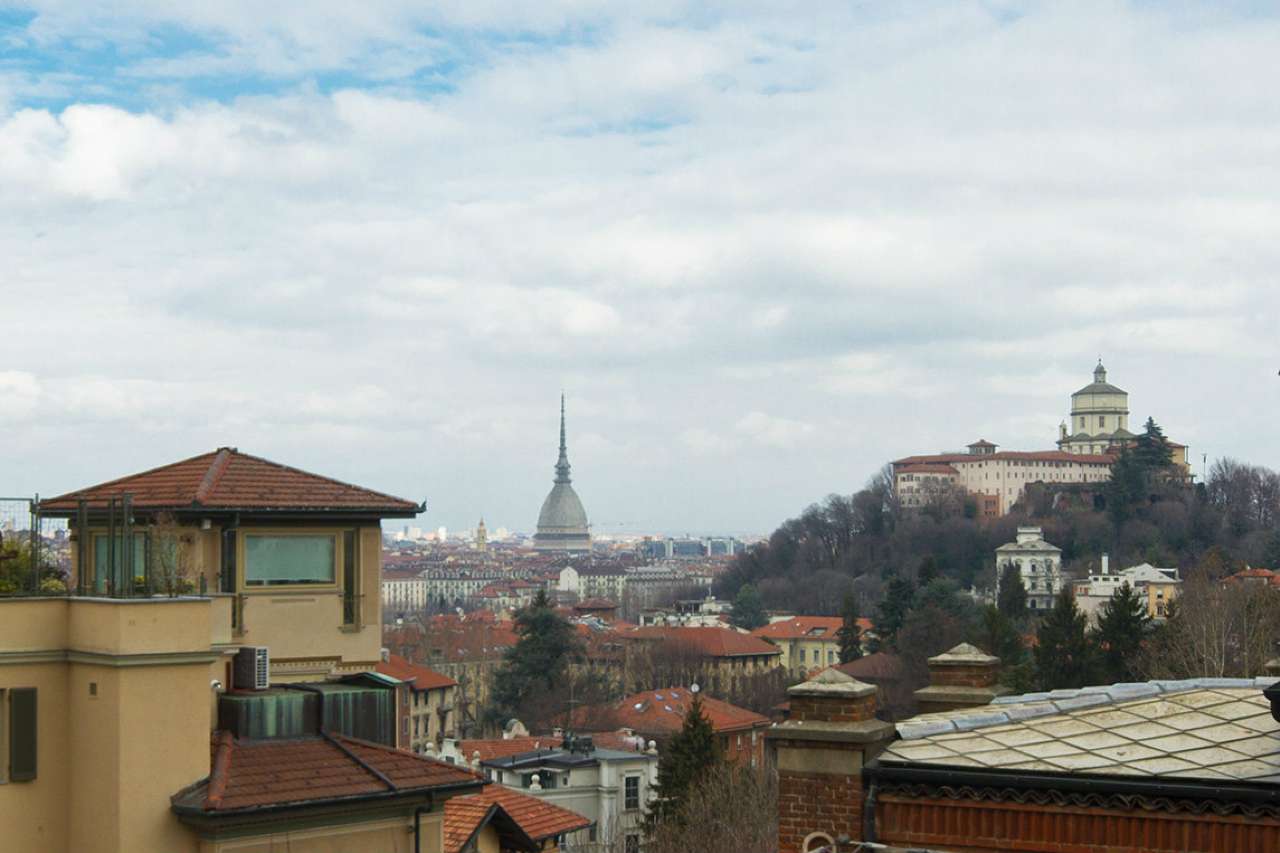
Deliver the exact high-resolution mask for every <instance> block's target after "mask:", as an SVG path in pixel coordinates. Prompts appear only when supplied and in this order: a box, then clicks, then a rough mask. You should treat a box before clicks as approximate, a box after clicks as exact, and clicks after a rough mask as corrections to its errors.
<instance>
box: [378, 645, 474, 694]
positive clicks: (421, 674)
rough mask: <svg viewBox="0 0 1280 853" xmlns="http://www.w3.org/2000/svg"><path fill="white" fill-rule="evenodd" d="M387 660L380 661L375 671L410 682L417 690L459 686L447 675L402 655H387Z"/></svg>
mask: <svg viewBox="0 0 1280 853" xmlns="http://www.w3.org/2000/svg"><path fill="white" fill-rule="evenodd" d="M387 658H388V659H387V660H385V661H380V662H379V663H378V665H377V666H376V667H374V669H376V670H377V671H378V672H380V673H382V674H383V675H389V676H391V677H392V678H398V679H400V680H401V681H408V682H410V683H411V684H412V685H413V688H414V689H415V690H436V689H438V688H441V687H456V686H457V684H458V682H456V681H454V680H453V679H452V678H449V677H448V676H447V675H441V674H440V673H438V672H436V671H435V670H434V669H428V668H427V667H425V666H422V665H421V664H416V663H412V662H410V661H408V660H405V659H404V658H402V657H400V655H395V654H392V655H387Z"/></svg>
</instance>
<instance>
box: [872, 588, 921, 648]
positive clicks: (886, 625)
mask: <svg viewBox="0 0 1280 853" xmlns="http://www.w3.org/2000/svg"><path fill="white" fill-rule="evenodd" d="M915 598H916V588H915V586H914V585H912V583H911V581H909V580H906V579H905V578H894V579H893V580H891V581H889V586H888V587H887V588H886V589H885V593H884V600H883V601H881V602H880V607H879V608H878V609H877V610H876V619H875V625H876V634H877V635H878V636H879V637H880V641H881V642H884V643H892V642H893V641H894V638H895V637H897V636H898V631H899V630H901V629H902V623H903V622H905V621H906V620H907V614H908V613H910V612H911V608H912V606H913V605H914V604H915Z"/></svg>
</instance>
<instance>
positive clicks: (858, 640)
mask: <svg viewBox="0 0 1280 853" xmlns="http://www.w3.org/2000/svg"><path fill="white" fill-rule="evenodd" d="M836 637H837V638H838V639H839V640H840V663H848V662H849V661H851V660H857V659H858V658H860V657H862V632H861V629H860V628H858V597H857V596H856V595H854V594H853V593H852V592H847V593H845V596H844V606H842V607H841V608H840V630H839V631H838V632H836Z"/></svg>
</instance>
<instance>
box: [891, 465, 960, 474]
mask: <svg viewBox="0 0 1280 853" xmlns="http://www.w3.org/2000/svg"><path fill="white" fill-rule="evenodd" d="M898 473H899V474H955V475H957V476H959V474H960V472H959V471H957V470H956V469H955V468H954V467H953V466H951V465H944V464H943V463H941V462H912V463H909V464H907V465H900V466H898Z"/></svg>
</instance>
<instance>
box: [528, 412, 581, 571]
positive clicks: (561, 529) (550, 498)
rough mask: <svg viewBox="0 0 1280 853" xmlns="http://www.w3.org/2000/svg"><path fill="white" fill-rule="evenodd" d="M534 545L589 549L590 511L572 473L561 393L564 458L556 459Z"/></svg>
mask: <svg viewBox="0 0 1280 853" xmlns="http://www.w3.org/2000/svg"><path fill="white" fill-rule="evenodd" d="M533 547H534V548H536V549H538V550H540V551H588V550H590V549H591V530H590V528H589V527H588V525H587V511H586V510H585V509H583V508H582V501H581V499H579V498H578V493H577V492H575V491H574V490H573V485H572V480H571V479H570V477H569V450H568V447H567V446H566V444H565V438H564V395H561V396H560V458H559V459H557V460H556V479H555V485H553V486H552V487H551V491H550V492H548V493H547V497H546V500H544V501H543V502H542V510H541V511H540V512H539V513H538V532H537V533H535V534H534V536H533Z"/></svg>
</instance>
